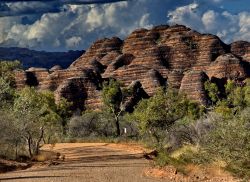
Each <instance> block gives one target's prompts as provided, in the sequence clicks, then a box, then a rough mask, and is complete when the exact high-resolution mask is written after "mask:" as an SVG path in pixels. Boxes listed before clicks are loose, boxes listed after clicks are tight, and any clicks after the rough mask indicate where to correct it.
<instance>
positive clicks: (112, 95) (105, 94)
mask: <svg viewBox="0 0 250 182" xmlns="http://www.w3.org/2000/svg"><path fill="white" fill-rule="evenodd" d="M102 101H103V103H104V105H105V106H107V107H108V109H109V110H110V112H113V113H117V112H119V111H120V104H121V101H122V92H121V88H120V83H119V82H117V81H115V80H114V79H110V81H109V82H105V83H104V85H103V89H102Z"/></svg>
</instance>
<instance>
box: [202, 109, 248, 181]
mask: <svg viewBox="0 0 250 182" xmlns="http://www.w3.org/2000/svg"><path fill="white" fill-rule="evenodd" d="M249 113H250V109H249V108H247V109H246V110H244V111H242V112H241V113H240V115H237V116H235V117H233V118H232V119H222V120H219V121H217V122H215V123H214V128H215V129H214V130H213V131H212V132H210V133H208V134H207V135H205V136H204V139H203V140H202V146H203V148H204V150H205V151H206V152H207V153H208V155H209V156H210V157H211V158H212V159H213V160H215V159H219V160H222V161H225V162H226V163H227V168H228V169H233V170H234V171H235V173H236V174H237V175H248V177H250V173H248V171H249V169H250V166H249V162H250V160H249V159H250V152H249V151H250V132H249V124H250V123H249V121H250V114H249ZM237 169H238V170H237Z"/></svg>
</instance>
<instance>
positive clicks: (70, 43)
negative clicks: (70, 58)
mask: <svg viewBox="0 0 250 182" xmlns="http://www.w3.org/2000/svg"><path fill="white" fill-rule="evenodd" d="M81 41H82V38H81V37H75V36H74V37H71V38H69V39H67V40H66V45H67V47H68V48H76V47H77V46H78V45H79V44H80V42H81Z"/></svg>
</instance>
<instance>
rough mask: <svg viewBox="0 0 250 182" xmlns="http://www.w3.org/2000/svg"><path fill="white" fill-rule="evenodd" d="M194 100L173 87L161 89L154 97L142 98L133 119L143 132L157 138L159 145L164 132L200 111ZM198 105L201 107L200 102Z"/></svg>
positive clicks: (193, 116)
mask: <svg viewBox="0 0 250 182" xmlns="http://www.w3.org/2000/svg"><path fill="white" fill-rule="evenodd" d="M194 105H195V103H194V102H190V101H189V100H188V99H187V98H186V97H185V95H183V94H179V93H178V92H177V91H175V90H173V89H168V90H167V92H165V91H164V90H163V89H160V90H159V91H158V92H157V93H156V94H155V95H154V96H153V97H151V98H149V99H147V100H146V99H144V100H142V101H141V102H140V103H139V104H138V106H137V107H136V108H135V111H134V113H133V114H132V119H133V120H135V121H137V122H138V126H139V130H140V132H141V133H142V134H144V133H148V134H149V135H151V136H152V137H153V138H155V140H156V143H157V145H159V144H161V142H162V141H161V140H162V139H163V138H162V137H164V136H162V134H163V135H164V133H166V132H167V131H168V130H169V129H170V128H171V126H172V125H173V124H174V123H175V122H176V121H177V120H179V119H181V118H184V117H185V116H190V117H191V118H197V117H198V116H195V115H196V114H198V113H199V112H200V111H196V109H194ZM196 107H197V108H199V106H198V104H196Z"/></svg>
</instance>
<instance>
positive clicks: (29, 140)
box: [27, 137, 33, 158]
mask: <svg viewBox="0 0 250 182" xmlns="http://www.w3.org/2000/svg"><path fill="white" fill-rule="evenodd" d="M27 141H28V146H29V154H30V158H31V157H32V156H33V155H32V149H31V147H32V146H31V137H28V140H27Z"/></svg>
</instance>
